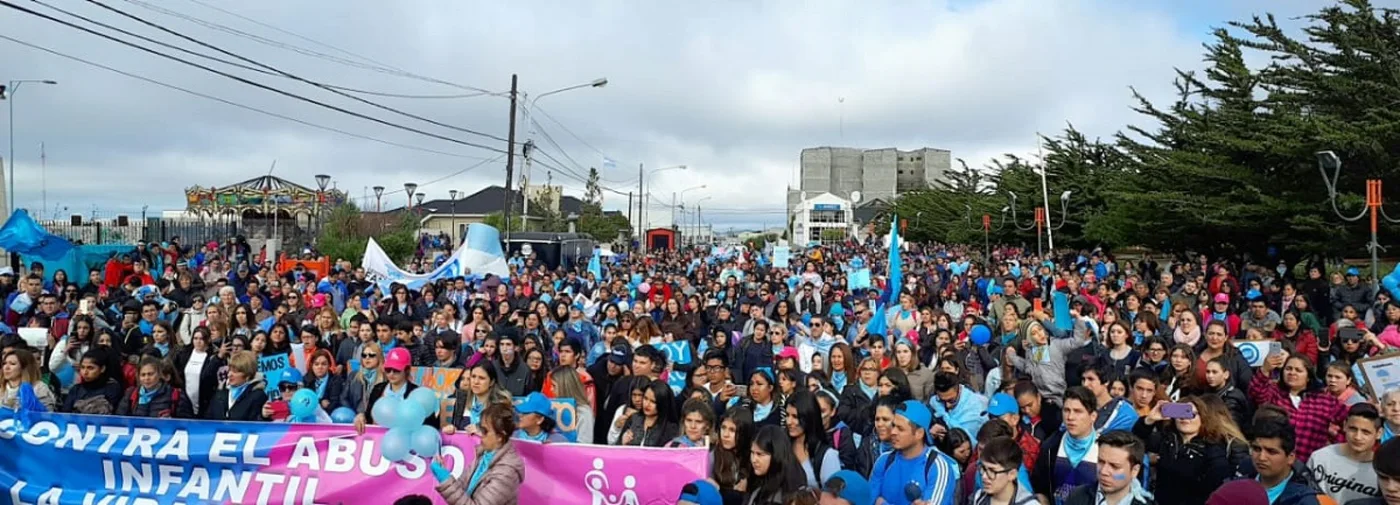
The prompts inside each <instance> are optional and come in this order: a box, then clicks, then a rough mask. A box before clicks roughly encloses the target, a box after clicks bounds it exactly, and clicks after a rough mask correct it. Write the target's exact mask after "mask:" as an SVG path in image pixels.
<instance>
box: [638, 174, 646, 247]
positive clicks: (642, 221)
mask: <svg viewBox="0 0 1400 505" xmlns="http://www.w3.org/2000/svg"><path fill="white" fill-rule="evenodd" d="M643 166H644V165H643V164H642V163H638V164H637V249H639V250H642V251H645V250H646V249H647V246H646V243H647V237H646V235H647V225H646V208H645V207H643V206H642V202H643V201H645V200H646V191H645V190H643V189H642V187H643V186H642V177H645V176H646V174H644V173H642V167H643Z"/></svg>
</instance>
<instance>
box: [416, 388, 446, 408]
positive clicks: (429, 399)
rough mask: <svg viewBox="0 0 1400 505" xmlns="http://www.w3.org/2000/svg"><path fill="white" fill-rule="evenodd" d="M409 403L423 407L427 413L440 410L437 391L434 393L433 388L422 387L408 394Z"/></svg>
mask: <svg viewBox="0 0 1400 505" xmlns="http://www.w3.org/2000/svg"><path fill="white" fill-rule="evenodd" d="M408 401H409V402H412V403H416V404H418V406H419V407H423V410H424V411H425V412H437V410H438V405H439V404H438V397H437V391H433V389H432V388H421V387H420V388H418V389H415V390H413V392H412V393H409V394H408Z"/></svg>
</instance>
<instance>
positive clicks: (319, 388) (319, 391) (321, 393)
mask: <svg viewBox="0 0 1400 505" xmlns="http://www.w3.org/2000/svg"><path fill="white" fill-rule="evenodd" d="M330 378H331V376H329V375H327V376H325V377H321V378H319V379H316V397H317V398H325V397H326V383H329V382H330Z"/></svg>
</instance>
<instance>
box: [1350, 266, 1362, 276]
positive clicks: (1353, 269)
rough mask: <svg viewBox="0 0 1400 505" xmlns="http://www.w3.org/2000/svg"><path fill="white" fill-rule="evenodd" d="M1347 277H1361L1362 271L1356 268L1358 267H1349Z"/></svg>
mask: <svg viewBox="0 0 1400 505" xmlns="http://www.w3.org/2000/svg"><path fill="white" fill-rule="evenodd" d="M1347 275H1356V276H1359V275H1361V269H1359V268H1356V267H1347Z"/></svg>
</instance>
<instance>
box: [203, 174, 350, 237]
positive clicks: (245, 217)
mask: <svg viewBox="0 0 1400 505" xmlns="http://www.w3.org/2000/svg"><path fill="white" fill-rule="evenodd" d="M330 179H331V177H330V176H329V175H317V176H316V188H317V189H312V188H308V187H306V186H302V185H300V184H296V183H294V182H291V181H288V180H286V179H282V178H279V177H273V176H271V175H265V176H262V177H257V178H253V179H248V180H246V181H243V182H240V183H237V184H232V185H228V186H222V187H213V186H211V187H207V188H206V187H201V186H194V187H191V188H187V189H185V200H186V207H185V211H186V212H187V213H189V215H191V216H193V217H198V218H200V219H212V220H222V221H238V222H242V223H244V224H247V223H249V222H275V221H279V220H281V221H283V223H282V224H283V226H289V227H291V226H294V227H300V228H302V229H304V230H310V229H312V228H314V227H315V226H316V225H318V224H319V223H320V221H321V220H322V219H323V218H324V216H325V215H326V214H328V213H329V212H330V210H331V209H333V208H335V207H336V206H338V205H341V204H343V203H345V202H346V201H347V198H346V195H345V192H343V191H340V190H338V189H335V188H329V189H328V188H327V187H326V186H327V185H329V184H330Z"/></svg>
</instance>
